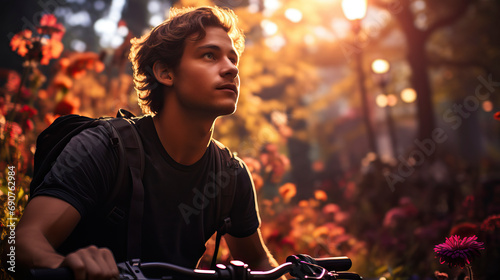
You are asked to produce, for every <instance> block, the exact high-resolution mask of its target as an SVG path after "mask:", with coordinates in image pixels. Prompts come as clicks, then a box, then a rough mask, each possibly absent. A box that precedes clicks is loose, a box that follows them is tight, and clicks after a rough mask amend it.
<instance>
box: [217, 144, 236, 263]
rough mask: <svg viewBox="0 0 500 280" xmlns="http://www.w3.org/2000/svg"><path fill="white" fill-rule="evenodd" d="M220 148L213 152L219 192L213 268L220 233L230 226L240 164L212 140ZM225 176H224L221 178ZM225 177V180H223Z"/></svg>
mask: <svg viewBox="0 0 500 280" xmlns="http://www.w3.org/2000/svg"><path fill="white" fill-rule="evenodd" d="M213 141H214V143H215V144H216V145H217V146H218V147H219V148H220V150H217V152H216V153H215V164H216V165H215V166H216V169H215V170H219V173H218V174H216V178H215V179H216V181H217V182H216V186H217V188H218V189H219V191H220V193H219V195H218V196H217V197H216V200H217V211H216V215H217V216H216V223H217V227H218V229H217V235H216V237H215V249H214V254H213V256H212V262H211V265H210V267H211V269H215V265H216V262H217V254H218V253H219V246H220V240H221V237H222V235H224V234H226V233H227V231H228V230H229V228H230V227H231V218H230V215H231V209H232V207H233V201H234V195H235V193H236V179H237V176H238V173H239V171H240V170H241V169H240V164H239V162H238V160H237V159H236V158H235V156H234V154H233V153H232V152H231V151H230V150H229V149H228V148H227V147H226V146H224V145H223V144H222V143H220V142H218V141H216V140H213ZM223 177H225V178H223ZM224 179H225V180H224Z"/></svg>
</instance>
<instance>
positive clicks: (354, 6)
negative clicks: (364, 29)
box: [342, 0, 366, 20]
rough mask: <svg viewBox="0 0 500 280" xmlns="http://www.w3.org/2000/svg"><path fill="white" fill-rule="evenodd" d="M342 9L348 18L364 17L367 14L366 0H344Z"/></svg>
mask: <svg viewBox="0 0 500 280" xmlns="http://www.w3.org/2000/svg"><path fill="white" fill-rule="evenodd" d="M342 10H343V11H344V14H345V17H346V18H347V19H348V20H358V19H362V18H364V17H365V15H366V0H343V1H342Z"/></svg>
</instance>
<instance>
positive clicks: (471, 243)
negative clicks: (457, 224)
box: [434, 235, 484, 268]
mask: <svg viewBox="0 0 500 280" xmlns="http://www.w3.org/2000/svg"><path fill="white" fill-rule="evenodd" d="M476 240H477V236H475V235H473V236H470V237H464V238H463V239H461V238H460V236H458V235H453V236H451V237H450V238H446V242H444V243H442V244H439V245H436V247H434V252H435V253H436V257H439V262H440V263H441V264H443V263H446V264H447V265H448V266H450V267H453V266H459V267H460V268H464V267H465V266H466V265H469V264H470V261H471V260H472V259H473V258H474V256H479V255H480V253H479V250H483V249H484V247H483V244H484V243H483V242H478V241H476Z"/></svg>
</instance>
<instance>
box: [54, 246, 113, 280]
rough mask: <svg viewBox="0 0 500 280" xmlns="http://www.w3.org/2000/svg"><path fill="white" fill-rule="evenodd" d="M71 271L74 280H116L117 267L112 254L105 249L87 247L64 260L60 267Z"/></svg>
mask: <svg viewBox="0 0 500 280" xmlns="http://www.w3.org/2000/svg"><path fill="white" fill-rule="evenodd" d="M63 266H66V267H69V268H71V270H73V273H74V275H75V280H100V279H118V276H119V273H118V267H117V266H116V262H115V259H114V257H113V253H112V252H111V251H110V250H109V249H107V248H97V247H96V246H89V247H86V248H83V249H80V250H78V251H75V252H73V253H71V254H69V255H67V256H66V257H65V258H64V261H63V262H62V263H61V267H63Z"/></svg>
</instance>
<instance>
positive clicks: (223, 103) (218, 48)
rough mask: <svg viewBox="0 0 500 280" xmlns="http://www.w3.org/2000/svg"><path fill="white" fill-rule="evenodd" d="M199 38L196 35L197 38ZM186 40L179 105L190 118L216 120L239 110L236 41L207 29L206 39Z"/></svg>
mask: <svg viewBox="0 0 500 280" xmlns="http://www.w3.org/2000/svg"><path fill="white" fill-rule="evenodd" d="M195 35H196V34H195ZM195 35H193V36H191V37H189V38H188V39H187V40H186V45H185V49H184V53H183V55H182V58H181V61H180V64H179V66H178V67H177V68H176V69H175V71H174V73H173V87H172V88H173V90H174V94H175V95H176V98H177V100H178V102H179V105H180V106H181V107H182V108H183V109H184V110H187V111H188V113H190V114H198V115H201V116H209V117H217V116H220V115H227V114H231V113H233V112H234V111H235V110H236V103H237V100H238V93H239V77H238V67H237V65H238V59H239V57H238V55H237V53H236V51H235V48H234V44H233V41H232V40H231V38H230V37H229V36H228V35H227V33H226V31H224V29H222V28H220V27H208V28H206V36H205V37H204V38H203V39H201V40H199V41H194V40H193V38H194V37H195Z"/></svg>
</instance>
